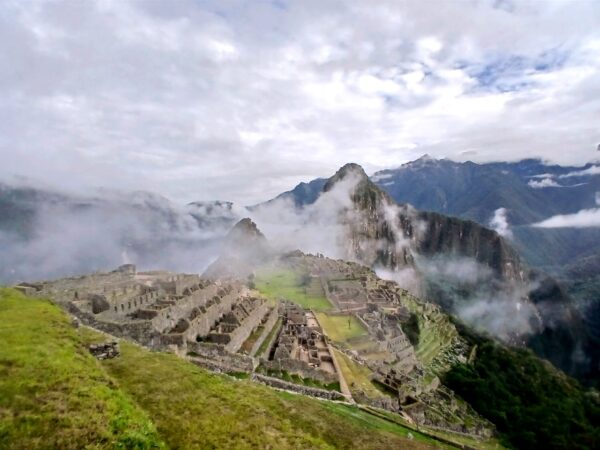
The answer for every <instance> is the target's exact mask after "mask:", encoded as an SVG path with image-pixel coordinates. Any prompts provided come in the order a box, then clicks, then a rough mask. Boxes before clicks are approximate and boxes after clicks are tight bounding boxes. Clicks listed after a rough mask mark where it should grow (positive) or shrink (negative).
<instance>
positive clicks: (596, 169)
mask: <svg viewBox="0 0 600 450" xmlns="http://www.w3.org/2000/svg"><path fill="white" fill-rule="evenodd" d="M590 175H600V166H591V167H588V168H587V169H582V170H576V171H574V172H569V173H566V174H564V175H561V176H559V178H571V177H586V176H590Z"/></svg>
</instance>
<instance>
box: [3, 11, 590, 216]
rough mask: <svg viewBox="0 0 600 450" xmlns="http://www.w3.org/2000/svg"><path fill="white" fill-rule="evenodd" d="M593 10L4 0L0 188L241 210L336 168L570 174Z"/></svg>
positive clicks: (581, 130)
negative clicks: (103, 192) (146, 197)
mask: <svg viewBox="0 0 600 450" xmlns="http://www.w3.org/2000/svg"><path fill="white" fill-rule="evenodd" d="M599 11H600V5H598V4H597V3H596V2H559V1H549V2H535V3H526V2H519V3H515V4H514V6H513V7H511V8H510V11H508V10H506V8H501V7H498V4H497V2H493V1H481V2H475V3H473V2H446V3H445V4H444V5H443V7H432V6H431V4H429V3H427V2H397V1H392V0H390V1H381V2H377V4H376V5H373V4H370V3H369V4H368V5H367V4H366V3H365V2H362V1H347V2H346V1H344V2H340V1H337V0H330V1H326V2H322V1H318V2H317V1H313V0H307V1H305V2H289V3H285V6H284V7H281V5H280V4H279V3H277V2H259V3H258V4H257V5H253V7H252V8H250V7H249V6H248V3H247V2H243V1H235V0H234V1H232V2H221V1H217V0H209V1H205V2H197V1H194V0H173V1H170V2H168V3H166V2H137V1H128V0H122V1H100V0H98V1H89V2H85V3H84V2H78V3H76V2H70V1H66V0H64V1H53V2H38V1H29V0H23V1H19V2H3V3H2V5H0V54H2V55H3V64H2V65H1V67H0V115H1V116H2V117H3V118H4V119H3V120H2V121H1V122H0V161H1V164H0V179H2V180H10V179H12V178H13V177H27V178H28V179H29V180H32V181H35V182H39V183H46V184H49V185H51V186H55V187H57V188H60V189H64V190H69V191H71V192H82V191H84V190H86V191H89V190H90V188H91V187H94V186H112V187H115V188H119V189H126V190H152V191H159V192H160V193H161V194H162V195H165V196H167V197H169V198H172V199H174V200H177V201H179V202H188V201H195V200H212V199H221V200H234V201H235V202H237V203H239V204H254V203H257V202H259V201H262V200H264V199H266V198H271V197H273V196H275V195H276V194H278V193H280V192H282V191H284V190H286V189H288V188H289V187H290V186H293V185H295V184H297V183H298V182H299V181H305V180H307V179H312V178H316V177H322V176H326V175H327V174H329V173H331V172H333V171H334V170H335V169H336V168H337V167H340V166H341V165H343V164H344V163H345V162H348V161H351V160H352V161H356V162H359V163H362V164H363V166H364V167H365V168H366V169H367V171H369V172H373V171H375V170H377V169H380V168H383V167H396V166H398V165H399V164H401V163H403V162H406V161H407V160H410V159H413V158H414V157H415V156H418V155H420V154H423V153H429V154H431V155H432V156H435V157H442V156H445V157H448V158H453V159H456V160H464V159H466V158H473V159H474V160H476V162H485V161H491V160H498V159H502V160H516V159H521V158H523V157H533V156H539V157H542V158H544V159H546V160H550V161H554V162H560V163H570V164H581V163H584V162H586V161H587V160H589V159H590V151H589V149H593V148H595V146H596V144H597V142H598V141H599V140H600V135H599V133H598V127H597V117H598V113H599V111H600V95H598V94H600V80H599V79H598V77H597V76H596V75H597V73H598V71H599V70H600V57H599V56H598V55H599V54H600V53H599V51H598V50H599V49H600V30H599V29H598V27H597V17H598V12H599ZM567 81H568V82H567ZM565 123H569V124H570V125H569V127H565V126H564V124H565ZM465 151H467V152H468V153H463V152H465Z"/></svg>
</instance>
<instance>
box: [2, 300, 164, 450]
mask: <svg viewBox="0 0 600 450" xmlns="http://www.w3.org/2000/svg"><path fill="white" fill-rule="evenodd" d="M0 342H1V345H0V448H11V449H33V448H48V449H51V448H60V449H80V448H84V447H86V445H87V446H89V447H88V448H93V449H108V448H138V449H143V448H163V447H164V443H163V442H162V440H161V439H160V437H159V436H158V434H157V432H156V429H155V428H154V425H153V424H152V422H151V421H150V419H149V418H148V416H147V414H146V413H144V411H143V410H141V409H140V408H139V407H138V406H136V404H135V403H134V402H133V401H132V399H131V397H130V396H128V395H127V394H125V393H124V392H123V391H121V390H119V389H118V387H117V385H116V384H115V382H114V381H113V380H112V379H111V378H110V377H109V376H107V375H106V373H105V372H104V370H103V369H102V367H101V366H100V364H99V363H98V362H97V361H96V359H95V358H94V357H92V356H91V355H90V354H89V353H88V352H87V350H86V348H85V347H84V345H83V343H82V341H81V337H80V336H79V335H78V334H77V333H76V331H75V329H74V328H73V327H72V326H71V324H70V323H69V321H68V319H67V318H66V316H65V315H64V314H63V313H62V312H61V311H60V310H59V309H58V308H57V307H56V306H54V305H52V304H50V303H49V302H47V301H43V300H36V299H27V298H26V297H24V296H23V295H21V294H19V293H18V292H16V291H14V290H9V289H0Z"/></svg>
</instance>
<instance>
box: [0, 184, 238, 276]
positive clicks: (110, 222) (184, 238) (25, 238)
mask: <svg viewBox="0 0 600 450" xmlns="http://www.w3.org/2000/svg"><path fill="white" fill-rule="evenodd" d="M11 198H12V199H16V202H15V203H14V205H15V207H14V208H10V206H11V200H10V199H11ZM7 199H8V200H7V201H8V206H9V209H11V211H12V213H13V218H12V220H14V221H15V223H16V224H17V226H16V227H10V224H11V221H10V220H8V221H6V220H4V221H3V224H2V225H3V229H0V248H2V256H1V257H0V283H13V282H16V281H23V280H27V281H33V280H40V279H51V278H57V277H64V276H74V275H80V274H84V273H90V272H94V271H97V270H102V271H106V270H111V269H113V268H116V267H117V266H118V265H120V264H125V263H133V264H137V265H138V267H139V268H140V269H142V270H148V269H153V270H154V269H160V270H172V271H179V272H181V271H185V272H193V273H201V272H202V271H203V270H204V269H205V268H206V267H207V266H208V265H209V264H210V263H211V262H212V261H213V260H214V259H215V258H216V257H217V256H218V254H219V251H220V246H221V241H222V238H223V236H224V235H225V234H226V233H227V231H228V230H229V228H231V226H232V224H233V223H235V221H236V220H238V217H237V216H236V212H235V211H225V213H223V211H222V210H218V211H213V212H212V214H211V212H210V211H207V210H206V209H207V208H204V209H203V210H202V213H203V215H202V218H201V220H199V219H197V218H196V215H197V214H198V212H199V208H198V207H196V206H190V207H179V206H177V205H175V204H173V203H171V202H170V201H168V200H167V199H165V198H164V197H161V196H157V195H154V194H149V193H147V192H135V193H129V194H128V193H123V192H117V191H104V192H97V193H96V195H94V196H93V197H86V196H77V197H65V196H63V195H62V194H53V193H48V192H44V193H42V192H39V191H38V192H29V191H26V190H25V191H21V192H16V193H15V194H14V195H9V196H8V197H7ZM217 209H218V208H217ZM29 211H32V212H33V214H32V216H31V217H30V216H29V215H28V212H29ZM23 212H24V213H25V219H24V223H21V224H20V225H19V220H21V219H20V218H21V217H22V215H23ZM7 224H8V225H9V227H6V225H7ZM12 228H15V229H12Z"/></svg>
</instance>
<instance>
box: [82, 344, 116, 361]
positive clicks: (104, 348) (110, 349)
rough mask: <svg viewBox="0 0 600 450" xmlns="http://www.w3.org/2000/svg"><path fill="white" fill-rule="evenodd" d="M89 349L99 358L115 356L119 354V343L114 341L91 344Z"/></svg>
mask: <svg viewBox="0 0 600 450" xmlns="http://www.w3.org/2000/svg"><path fill="white" fill-rule="evenodd" d="M89 351H90V353H91V354H92V355H94V356H95V357H96V358H97V359H99V360H103V359H112V358H116V357H117V356H119V355H120V354H121V352H120V350H119V343H118V342H116V341H112V342H106V343H104V344H92V345H90V346H89Z"/></svg>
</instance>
